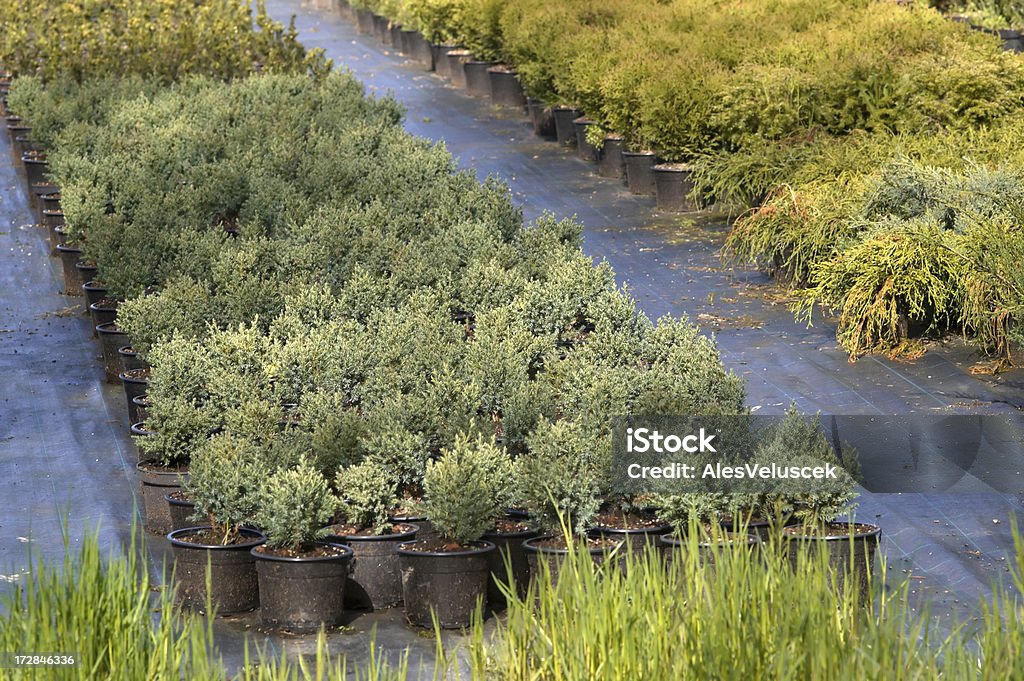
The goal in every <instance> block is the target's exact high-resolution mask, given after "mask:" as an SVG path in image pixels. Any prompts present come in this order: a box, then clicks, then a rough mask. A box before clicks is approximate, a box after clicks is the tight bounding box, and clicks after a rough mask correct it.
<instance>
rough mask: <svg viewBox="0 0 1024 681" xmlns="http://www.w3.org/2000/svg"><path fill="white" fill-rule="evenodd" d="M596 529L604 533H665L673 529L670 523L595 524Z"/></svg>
mask: <svg viewBox="0 0 1024 681" xmlns="http://www.w3.org/2000/svg"><path fill="white" fill-rule="evenodd" d="M593 529H594V530H596V531H598V532H600V533H602V534H605V533H607V534H665V533H666V532H668V531H669V530H671V529H672V525H671V524H669V523H661V524H660V525H651V526H650V527H633V528H627V527H609V526H608V525H594V527H593Z"/></svg>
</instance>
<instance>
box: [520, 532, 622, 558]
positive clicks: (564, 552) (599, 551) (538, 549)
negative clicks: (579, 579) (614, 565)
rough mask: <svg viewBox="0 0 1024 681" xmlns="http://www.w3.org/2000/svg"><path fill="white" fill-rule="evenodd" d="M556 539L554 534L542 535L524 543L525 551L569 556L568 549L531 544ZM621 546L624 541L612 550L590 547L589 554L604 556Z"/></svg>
mask: <svg viewBox="0 0 1024 681" xmlns="http://www.w3.org/2000/svg"><path fill="white" fill-rule="evenodd" d="M554 538H555V535H553V534H542V535H539V536H537V537H531V538H530V539H527V540H526V541H524V542H523V549H525V550H526V551H527V552H529V553H544V554H547V555H559V556H564V555H567V554H568V553H569V549H568V548H564V549H553V548H550V547H547V546H534V545H533V544H531V543H530V542H538V541H544V540H545V539H554ZM621 546H622V541H621V540H620V541H619V542H618V543H616V544H615V546H613V547H611V548H604V547H599V546H595V547H594V548H590V547H588V548H587V552H588V553H590V554H591V555H598V554H602V553H611V552H612V551H616V550H618V549H619V548H620V547H621ZM577 550H579V549H577Z"/></svg>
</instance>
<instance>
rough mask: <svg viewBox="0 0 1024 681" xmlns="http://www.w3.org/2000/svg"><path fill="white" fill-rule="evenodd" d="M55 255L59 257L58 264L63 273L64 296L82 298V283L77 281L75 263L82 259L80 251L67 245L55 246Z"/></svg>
mask: <svg viewBox="0 0 1024 681" xmlns="http://www.w3.org/2000/svg"><path fill="white" fill-rule="evenodd" d="M57 255H59V256H60V264H61V267H62V269H63V271H64V291H63V293H64V295H66V296H82V295H85V294H84V293H83V292H82V282H80V281H78V270H76V269H75V263H76V262H78V261H79V260H81V259H82V249H81V248H78V247H76V246H69V245H67V244H59V245H58V246H57Z"/></svg>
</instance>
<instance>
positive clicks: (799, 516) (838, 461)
mask: <svg viewBox="0 0 1024 681" xmlns="http://www.w3.org/2000/svg"><path fill="white" fill-rule="evenodd" d="M762 451H763V452H765V453H766V454H767V456H765V455H762V457H763V458H764V459H765V460H767V457H771V459H773V460H779V461H785V462H787V464H788V465H790V466H820V465H822V464H832V465H834V466H836V467H837V468H836V473H837V475H836V477H835V478H834V479H829V478H826V479H824V480H821V481H815V483H814V485H813V487H812V488H811V489H810V490H806V489H803V490H799V491H797V492H795V493H793V494H792V495H791V497H790V498H791V503H792V507H793V519H794V521H795V523H794V524H791V525H788V526H786V527H784V528H783V530H782V533H783V537H785V538H786V539H787V540H788V541H789V547H790V559H791V560H792V561H793V562H794V563H795V562H797V561H799V560H800V559H801V557H800V554H801V553H804V552H808V551H825V552H826V553H827V557H828V561H829V563H830V564H831V565H832V566H833V567H834V568H835V571H836V580H837V583H838V586H839V588H844V587H845V584H846V581H847V580H848V579H849V580H853V583H854V584H855V585H856V586H857V588H858V590H859V592H860V594H861V595H862V596H865V597H866V596H867V595H868V593H869V587H870V581H871V573H872V570H873V566H874V559H875V550H876V549H877V548H878V541H879V538H880V537H881V532H882V531H881V528H880V527H878V526H877V525H870V524H866V523H858V522H854V521H853V520H852V519H850V520H840V516H843V515H846V516H849V514H851V513H852V511H853V510H854V508H855V506H856V504H855V501H854V500H855V499H856V498H857V496H858V493H857V490H856V478H857V476H858V475H859V471H860V469H859V463H858V460H857V453H856V451H855V450H853V449H852V448H849V447H843V448H842V449H841V450H840V451H838V452H837V450H836V448H835V447H834V446H833V444H832V443H830V442H829V440H828V438H827V437H826V435H825V433H824V431H823V430H822V429H821V428H820V427H819V425H818V424H817V422H816V420H814V419H811V418H808V417H805V416H801V415H800V414H799V413H798V412H797V411H796V410H795V409H790V410H789V411H788V412H787V413H786V417H785V418H784V419H783V420H782V421H781V422H780V423H779V424H778V426H777V427H776V428H775V429H774V430H773V432H772V433H771V434H770V436H769V437H768V438H766V440H765V444H764V447H763V449H762Z"/></svg>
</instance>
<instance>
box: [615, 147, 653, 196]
mask: <svg viewBox="0 0 1024 681" xmlns="http://www.w3.org/2000/svg"><path fill="white" fill-rule="evenodd" d="M622 160H623V161H624V162H625V164H626V184H627V185H628V186H629V191H630V193H631V194H642V195H648V196H652V195H654V194H657V193H658V185H657V183H656V181H655V179H654V166H655V165H657V163H658V157H657V155H656V154H655V153H654V152H653V151H623V152H622Z"/></svg>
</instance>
